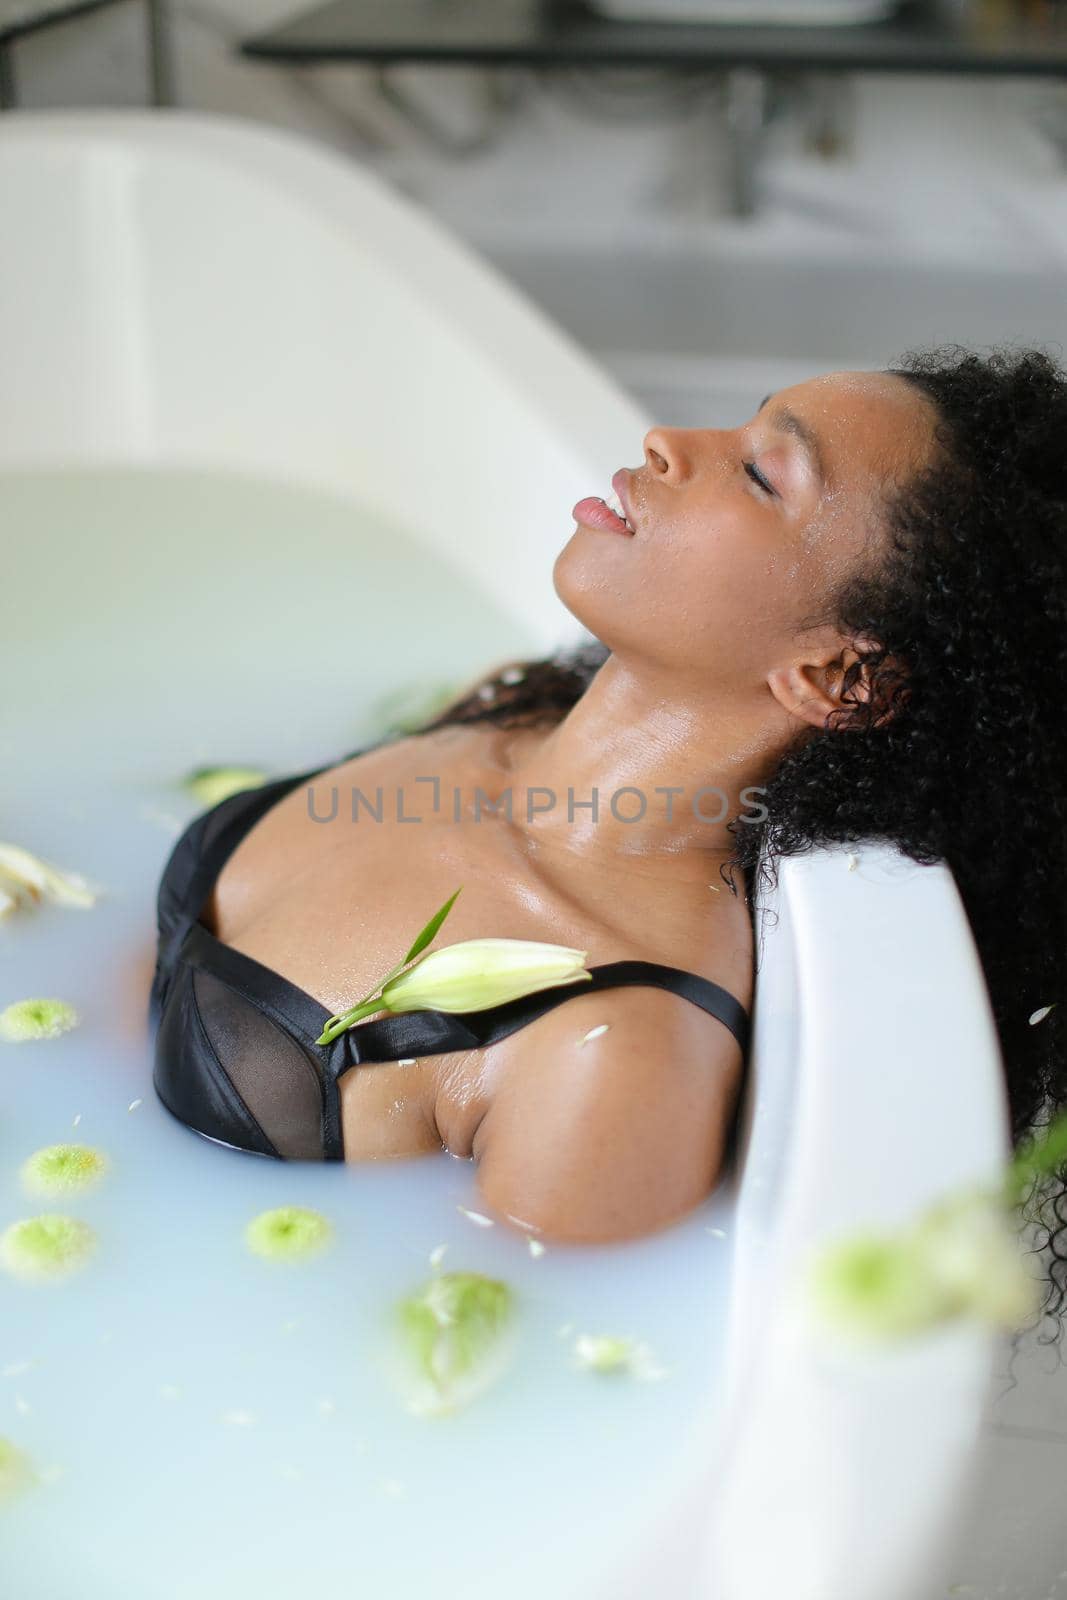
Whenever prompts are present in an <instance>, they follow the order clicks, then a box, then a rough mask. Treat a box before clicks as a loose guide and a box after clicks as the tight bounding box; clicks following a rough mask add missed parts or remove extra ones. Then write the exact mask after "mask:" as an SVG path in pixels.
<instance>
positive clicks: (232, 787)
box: [184, 767, 267, 807]
mask: <svg viewBox="0 0 1067 1600" xmlns="http://www.w3.org/2000/svg"><path fill="white" fill-rule="evenodd" d="M184 781H185V787H186V789H187V790H188V791H189V793H190V794H191V795H192V796H193V799H194V800H196V801H197V802H198V803H199V804H200V805H202V806H205V807H210V806H217V805H219V804H220V803H221V802H222V801H223V800H228V799H229V798H230V796H231V795H234V794H241V793H242V792H243V791H244V790H245V789H259V788H261V787H262V785H263V784H264V783H266V781H267V774H266V773H265V772H261V771H260V770H259V768H258V767H198V768H197V769H196V771H195V772H190V773H189V775H188V777H187V778H186V779H185V780H184Z"/></svg>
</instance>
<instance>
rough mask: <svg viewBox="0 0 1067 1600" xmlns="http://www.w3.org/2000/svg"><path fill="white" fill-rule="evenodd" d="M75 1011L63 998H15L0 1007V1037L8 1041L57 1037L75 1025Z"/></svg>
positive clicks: (19, 1042)
mask: <svg viewBox="0 0 1067 1600" xmlns="http://www.w3.org/2000/svg"><path fill="white" fill-rule="evenodd" d="M77 1022H78V1013H77V1012H76V1011H75V1009H74V1007H73V1006H71V1005H68V1004H67V1002H66V1001H65V1000H16V1001H14V1002H13V1004H12V1005H9V1006H8V1007H6V1009H5V1010H3V1011H0V1038H4V1039H6V1040H7V1041H8V1043H9V1044H24V1043H25V1042H26V1040H27V1039H57V1038H58V1037H59V1035H60V1034H61V1033H69V1031H70V1029H71V1028H73V1027H76V1026H77Z"/></svg>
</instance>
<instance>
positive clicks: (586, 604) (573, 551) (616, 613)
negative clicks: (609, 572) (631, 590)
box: [552, 528, 625, 642]
mask: <svg viewBox="0 0 1067 1600" xmlns="http://www.w3.org/2000/svg"><path fill="white" fill-rule="evenodd" d="M611 538H616V539H619V540H620V541H621V539H622V535H621V534H614V535H613V534H609V533H601V532H599V531H597V530H592V529H589V528H578V529H576V531H575V533H574V534H573V535H572V536H571V538H570V539H569V540H568V542H567V543H566V544H565V545H564V547H563V549H562V550H561V551H560V552H559V555H558V556H557V557H556V559H555V562H554V563H553V566H552V587H553V588H554V589H555V591H556V594H557V595H558V596H559V598H560V600H561V601H562V602H563V604H564V605H565V606H566V607H567V610H568V611H569V612H570V613H571V615H572V616H574V617H576V618H577V619H578V621H579V622H580V623H581V624H582V626H583V627H585V628H588V629H589V632H590V633H592V634H594V635H595V636H596V637H597V638H598V639H603V640H605V642H607V641H606V639H605V633H604V630H605V629H607V630H609V631H610V630H611V625H612V622H613V621H615V622H617V621H618V620H619V618H620V615H621V613H622V611H623V608H624V604H625V597H624V595H623V594H622V593H621V591H620V587H619V585H618V583H617V582H605V566H604V561H603V554H604V552H603V551H601V550H599V549H598V548H596V547H594V548H593V549H592V550H590V548H589V545H590V542H592V541H593V540H596V541H597V542H598V544H599V541H601V540H603V541H604V542H607V541H608V540H609V539H611Z"/></svg>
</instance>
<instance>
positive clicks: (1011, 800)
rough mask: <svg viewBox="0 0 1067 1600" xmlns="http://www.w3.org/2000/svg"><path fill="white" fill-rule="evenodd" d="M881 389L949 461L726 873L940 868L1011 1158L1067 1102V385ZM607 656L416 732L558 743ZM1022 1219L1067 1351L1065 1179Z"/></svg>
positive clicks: (993, 371) (982, 359)
mask: <svg viewBox="0 0 1067 1600" xmlns="http://www.w3.org/2000/svg"><path fill="white" fill-rule="evenodd" d="M888 370H889V371H890V372H892V373H893V374H895V375H896V376H898V377H900V378H901V379H902V380H903V381H905V382H907V383H909V384H911V385H912V386H913V387H914V388H915V389H916V390H917V391H918V392H919V393H921V394H922V395H923V396H924V397H925V399H926V400H927V401H928V402H930V403H931V404H932V407H933V411H934V415H935V432H934V447H933V450H932V452H931V455H930V457H929V458H928V461H927V463H926V464H925V465H924V466H923V467H922V468H920V469H919V470H918V471H917V472H916V473H914V475H912V476H911V477H910V479H909V481H907V482H905V483H903V484H896V485H894V486H890V487H887V488H886V489H885V490H883V493H882V521H883V523H884V529H885V537H884V538H883V539H882V540H880V541H878V542H877V552H876V554H875V555H874V556H872V557H870V558H869V559H868V562H867V565H866V566H865V567H864V568H863V569H862V570H860V571H858V572H854V573H853V574H851V575H850V576H849V577H848V578H847V579H845V580H844V582H843V583H842V584H841V585H839V587H838V588H837V589H836V591H835V592H833V593H832V594H831V595H830V596H829V597H828V603H827V604H826V606H825V608H824V609H823V610H822V611H821V612H820V614H819V615H818V616H813V617H811V618H810V619H808V620H809V621H810V622H811V623H813V624H814V623H818V622H824V621H833V622H834V623H835V624H836V625H837V626H838V627H839V628H840V630H841V631H842V632H843V633H844V634H845V635H846V637H849V638H852V639H854V640H855V641H857V643H856V649H857V653H858V657H859V659H858V660H857V661H856V662H855V664H854V665H853V666H852V667H850V668H849V669H848V671H847V672H846V674H845V682H844V685H843V690H842V695H841V700H840V709H839V710H836V711H834V712H832V713H831V714H830V716H829V717H828V718H827V722H826V726H825V729H823V730H818V731H816V732H815V733H814V734H813V733H812V731H811V730H810V729H808V728H805V729H804V730H802V731H801V732H799V733H798V735H797V737H796V739H795V742H794V743H793V744H792V745H791V746H790V747H789V748H788V750H787V751H786V753H785V754H784V756H783V758H782V759H781V761H780V762H779V764H778V766H777V767H776V769H775V771H774V773H773V775H772V777H771V779H770V781H769V782H768V783H767V785H766V786H765V788H764V790H763V794H762V803H763V806H764V807H765V809H766V816H765V819H764V820H763V821H761V822H756V823H753V822H752V821H751V820H749V821H747V822H746V823H744V824H742V825H738V824H737V823H736V822H735V823H733V824H732V825H731V832H732V836H733V839H734V851H733V856H732V858H731V862H730V863H728V865H727V869H726V872H727V874H728V875H729V880H730V882H731V884H732V886H733V887H735V888H736V885H735V884H733V877H732V871H733V868H739V869H740V870H741V872H742V875H743V877H744V879H745V882H746V886H747V888H748V889H749V891H750V892H751V891H752V890H753V889H754V888H755V886H756V879H757V878H759V880H760V881H761V882H762V883H766V884H768V885H773V883H774V881H775V878H776V871H775V862H776V860H777V859H778V858H780V857H782V856H789V855H794V854H797V853H799V852H803V851H807V850H810V849H813V848H816V847H819V846H821V845H829V844H836V843H845V842H858V841H860V840H863V839H875V840H885V841H888V842H889V843H891V844H893V845H895V846H897V847H898V848H899V849H900V850H901V851H902V852H903V853H904V854H905V855H907V856H909V857H911V858H912V859H914V860H915V861H917V862H923V863H933V862H945V863H946V864H947V865H948V867H949V868H950V870H951V872H952V875H953V878H954V880H955V882H956V885H957V887H958V889H959V892H960V895H961V898H962V900H963V903H964V906H965V909H966V912H967V915H968V918H969V921H970V925H971V928H972V930H973V933H974V937H975V942H976V944H977V947H978V950H979V952H980V955H981V959H982V965H983V969H984V972H985V977H986V984H987V988H988V990H989V995H990V999H991V1002H992V1007H993V1012H994V1016H995V1019H996V1025H997V1030H998V1033H999V1039H1000V1045H1001V1051H1002V1056H1003V1061H1004V1067H1005V1075H1006V1090H1007V1099H1008V1104H1009V1109H1010V1121H1011V1133H1012V1138H1013V1142H1015V1143H1016V1144H1018V1143H1019V1142H1020V1141H1021V1140H1022V1139H1023V1138H1024V1137H1025V1136H1026V1135H1027V1133H1028V1132H1030V1131H1032V1130H1037V1129H1039V1128H1040V1127H1041V1126H1043V1125H1044V1124H1045V1123H1046V1122H1047V1121H1048V1120H1049V1118H1050V1117H1051V1116H1052V1115H1053V1114H1054V1113H1055V1112H1056V1111H1057V1110H1058V1109H1059V1108H1060V1107H1062V1106H1063V1105H1064V1104H1065V1102H1067V1056H1065V1037H1064V1033H1065V1028H1067V1003H1065V1002H1067V739H1065V738H1064V737H1063V734H1062V732H1061V728H1062V722H1063V698H1064V693H1065V689H1067V374H1065V372H1064V371H1063V369H1062V368H1061V367H1060V366H1059V365H1057V363H1056V361H1055V360H1054V359H1053V358H1052V357H1050V356H1049V355H1047V354H1046V353H1044V352H1042V351H1038V350H1021V351H1015V350H999V351H993V352H991V353H986V354H977V353H974V352H972V351H968V350H964V349H961V348H960V347H959V346H950V347H948V348H945V349H940V350H933V351H925V352H913V353H910V354H908V355H906V356H904V357H903V358H901V359H900V361H899V362H898V364H897V365H896V366H894V367H892V368H889V369H888ZM608 654H609V651H608V650H607V648H606V647H605V646H604V645H602V644H600V643H598V642H595V641H594V642H593V643H589V644H585V645H579V646H577V647H575V648H574V649H572V650H569V651H565V652H561V653H559V654H557V655H556V656H552V657H549V658H546V659H542V660H535V661H516V662H514V663H512V664H511V669H512V670H511V671H508V670H507V669H506V668H505V669H501V670H498V671H497V672H496V673H495V674H493V675H491V676H490V677H489V678H488V679H486V680H484V681H483V682H482V683H481V684H479V685H476V686H475V687H474V688H473V689H472V690H471V692H470V693H469V694H468V695H466V696H464V697H463V698H462V699H460V700H459V701H457V702H456V703H455V704H453V705H451V706H449V707H447V708H446V709H445V710H444V711H443V712H441V713H440V714H439V715H438V716H437V717H436V718H435V719H434V720H433V721H432V722H430V723H429V724H427V725H426V728H425V729H424V730H423V731H429V730H430V729H432V728H436V727H441V726H444V725H446V724H448V723H462V722H481V721H486V722H498V723H501V724H505V725H508V726H523V725H535V724H538V723H554V722H557V721H559V720H560V718H561V717H562V716H564V715H565V714H566V712H567V711H568V709H569V708H570V707H571V706H572V705H573V704H574V703H575V701H576V700H578V699H579V698H580V696H581V695H582V694H583V692H584V691H585V689H586V687H587V686H588V684H589V683H590V681H591V680H592V678H593V676H594V675H595V673H596V672H597V671H598V670H599V668H600V667H601V666H602V665H603V663H604V662H605V660H606V659H607V657H608ZM516 679H518V681H515V680H516ZM861 685H864V686H865V687H864V688H861V687H860V686H861ZM846 723H847V727H848V731H847V732H845V731H844V729H843V724H846ZM835 725H836V726H835ZM1047 1006H1052V1007H1053V1009H1052V1010H1051V1011H1050V1012H1049V1013H1048V1015H1047V1016H1046V1017H1045V1018H1044V1019H1043V1020H1041V1021H1040V1022H1038V1023H1034V1024H1032V1023H1031V1022H1030V1020H1029V1019H1030V1017H1031V1016H1032V1014H1033V1013H1034V1012H1036V1011H1039V1010H1041V1009H1042V1008H1044V1007H1047ZM965 1109H966V1108H961V1110H963V1111H965ZM1024 1217H1025V1219H1026V1221H1027V1222H1028V1224H1029V1226H1030V1229H1031V1243H1032V1246H1033V1248H1034V1249H1036V1250H1037V1251H1038V1252H1039V1253H1040V1254H1042V1255H1044V1256H1045V1261H1046V1265H1047V1270H1048V1294H1047V1296H1046V1299H1045V1304H1044V1306H1043V1308H1042V1310H1043V1312H1044V1313H1045V1315H1047V1316H1048V1317H1049V1318H1050V1319H1051V1323H1052V1325H1053V1326H1055V1327H1056V1329H1057V1332H1062V1320H1061V1319H1062V1316H1063V1312H1064V1309H1065V1306H1067V1169H1061V1171H1060V1172H1059V1174H1058V1175H1057V1176H1056V1177H1054V1178H1052V1179H1048V1180H1046V1181H1045V1182H1044V1183H1043V1184H1040V1185H1035V1186H1034V1189H1033V1192H1032V1193H1031V1194H1030V1195H1029V1196H1028V1197H1027V1206H1026V1209H1025V1211H1024Z"/></svg>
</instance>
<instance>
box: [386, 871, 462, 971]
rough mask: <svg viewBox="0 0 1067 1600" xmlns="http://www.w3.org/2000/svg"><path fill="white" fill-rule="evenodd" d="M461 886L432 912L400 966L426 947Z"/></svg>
mask: <svg viewBox="0 0 1067 1600" xmlns="http://www.w3.org/2000/svg"><path fill="white" fill-rule="evenodd" d="M462 888H463V885H462V884H460V886H459V889H457V890H456V894H454V895H452V896H451V898H450V899H448V900H446V901H445V903H444V905H443V906H442V907H441V909H440V911H435V912H434V914H433V916H432V917H431V918H430V920H429V922H428V923H427V924H426V926H425V928H423V930H422V932H421V933H420V934H419V936H418V938H417V939H416V940H415V943H414V944H413V945H412V947H411V949H410V950H409V951H408V953H407V955H406V956H405V957H404V959H403V961H402V962H401V963H400V965H401V966H402V967H406V966H407V964H408V962H409V961H414V959H415V957H416V956H417V955H418V954H419V952H420V951H421V950H425V949H426V946H427V945H428V944H429V942H430V940H431V939H432V938H433V937H434V935H435V934H436V933H437V930H438V929H439V928H440V926H441V924H442V922H444V920H445V918H446V917H447V916H448V913H449V912H450V911H451V909H452V906H453V904H454V903H455V899H456V895H458V894H459V892H460V889H462ZM389 976H390V977H393V976H395V969H394V971H393V972H392V973H390V975H389Z"/></svg>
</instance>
